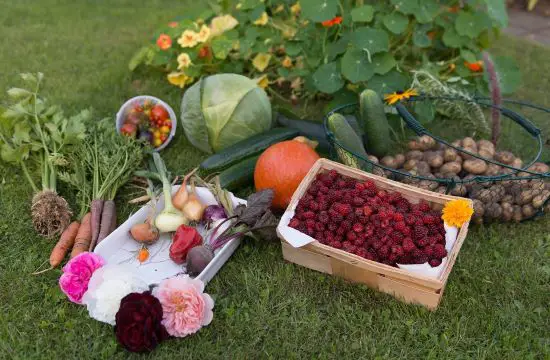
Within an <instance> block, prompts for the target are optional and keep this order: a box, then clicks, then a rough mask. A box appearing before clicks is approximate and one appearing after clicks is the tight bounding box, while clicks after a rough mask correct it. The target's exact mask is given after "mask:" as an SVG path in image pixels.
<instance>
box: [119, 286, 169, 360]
mask: <svg viewBox="0 0 550 360" xmlns="http://www.w3.org/2000/svg"><path fill="white" fill-rule="evenodd" d="M115 320H116V325H115V334H116V339H117V341H118V342H119V343H120V345H122V346H123V347H124V348H125V349H126V350H129V351H133V352H147V351H151V350H153V349H154V348H155V347H156V346H157V345H158V344H159V343H160V342H161V341H162V340H164V339H167V338H168V337H169V335H168V333H167V332H166V329H165V328H164V325H162V324H161V321H162V305H161V304H160V301H159V300H158V299H157V298H156V297H154V296H153V295H151V292H150V291H146V292H144V293H141V294H139V293H131V294H128V295H126V296H125V297H124V298H123V299H122V300H121V301H120V308H119V309H118V312H117V314H116V317H115Z"/></svg>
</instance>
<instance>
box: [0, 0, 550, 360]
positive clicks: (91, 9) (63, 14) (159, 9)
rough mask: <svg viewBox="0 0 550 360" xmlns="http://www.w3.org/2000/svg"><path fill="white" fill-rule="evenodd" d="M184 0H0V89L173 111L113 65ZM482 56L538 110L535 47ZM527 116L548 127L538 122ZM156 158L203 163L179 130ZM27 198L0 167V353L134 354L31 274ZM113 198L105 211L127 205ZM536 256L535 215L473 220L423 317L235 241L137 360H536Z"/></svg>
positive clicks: (541, 331) (540, 78)
mask: <svg viewBox="0 0 550 360" xmlns="http://www.w3.org/2000/svg"><path fill="white" fill-rule="evenodd" d="M190 3H191V1H168V0H162V1H161V0H149V1H147V2H139V4H138V2H136V1H129V0H127V1H122V0H119V1H116V3H115V2H113V1H109V2H108V1H99V0H98V1H93V2H92V1H68V0H64V1H56V0H40V1H37V0H35V1H30V0H21V1H17V2H15V1H10V2H8V1H2V2H1V5H2V8H3V9H4V10H3V11H2V12H1V14H0V33H1V34H2V36H1V37H0V44H1V50H2V51H1V52H0V69H1V76H0V90H1V91H2V92H3V91H4V90H6V89H7V88H8V87H10V86H14V85H18V84H19V82H18V81H19V80H18V77H17V74H18V73H19V72H24V71H42V72H44V73H45V75H46V81H47V84H46V87H45V94H47V95H48V97H49V98H50V99H51V100H52V101H54V102H56V103H60V104H63V105H64V106H65V108H66V109H67V110H68V111H76V110H78V109H82V108H86V107H90V106H91V107H93V108H94V109H96V114H97V118H98V119H99V118H102V117H104V116H113V115H114V114H115V113H116V111H117V110H118V107H119V106H120V104H122V103H123V102H124V101H125V100H126V99H128V98H130V97H132V96H134V95H137V94H144V93H145V94H150V95H154V96H158V97H160V98H162V99H165V100H167V101H168V102H169V103H170V104H172V106H174V108H175V109H176V112H177V111H178V110H179V101H180V96H181V93H180V92H179V91H178V90H176V89H175V88H173V87H171V86H170V85H167V84H166V82H165V81H164V79H162V77H161V76H150V75H149V76H147V75H146V74H143V73H142V74H140V73H138V74H130V73H129V72H128V70H127V62H128V59H129V58H130V56H131V55H132V53H133V51H134V50H135V49H136V48H137V47H138V46H140V45H141V44H142V43H143V41H144V40H145V39H147V38H149V36H150V34H151V32H152V30H154V29H155V28H156V26H157V25H158V24H160V23H162V22H166V21H169V20H170V19H171V18H172V16H175V15H177V14H182V13H184V12H186V11H187V10H188V7H187V6H186V4H190ZM494 52H495V53H499V54H507V55H510V56H514V57H515V58H516V59H517V61H518V62H519V64H520V65H521V68H522V71H523V78H524V84H523V87H522V88H521V90H520V91H519V92H518V94H517V96H518V97H519V98H523V99H528V100H531V101H534V102H537V103H540V104H543V105H546V106H550V95H549V94H548V92H547V89H548V88H550V62H549V61H548V58H550V49H545V48H541V47H538V46H536V45H532V44H528V43H525V42H522V41H518V40H514V39H509V38H505V39H503V40H501V41H500V42H499V43H498V44H497V45H496V47H495V49H494ZM535 120H536V121H537V123H538V124H539V125H540V126H544V127H545V128H546V129H548V125H549V124H550V122H548V119H546V118H545V117H544V116H539V117H536V118H535ZM179 130H181V128H179ZM163 155H164V157H165V159H166V160H167V162H168V165H169V167H170V168H171V169H172V170H174V171H176V172H178V173H183V172H184V171H185V170H187V169H189V168H191V167H192V166H195V165H196V164H197V163H198V162H199V160H200V159H201V157H202V155H201V154H200V153H199V152H198V151H196V150H194V149H193V148H192V147H191V146H190V145H189V144H188V142H187V141H186V140H185V138H184V137H183V136H182V134H181V132H180V133H178V135H177V137H176V140H175V141H174V143H173V144H172V145H171V146H170V147H169V149H167V150H166V151H164V152H163ZM545 156H547V154H546V155H545ZM63 190H64V189H63V188H62V189H61V191H62V192H63ZM30 199H31V190H30V188H29V187H28V186H27V184H26V182H25V180H24V178H23V175H22V173H21V172H20V171H19V169H17V168H13V167H10V166H7V165H6V164H4V163H0V358H20V359H73V358H82V359H84V358H86V359H88V358H90V359H92V358H94V359H98V358H106V359H107V358H108V359H122V358H128V357H136V358H137V356H133V355H129V353H127V352H125V351H124V350H123V349H122V348H120V347H119V346H118V345H117V344H116V342H115V337H114V334H113V329H112V327H110V326H108V325H106V324H103V323H100V322H97V321H94V320H92V319H90V318H89V317H88V314H87V312H86V309H85V308H83V307H80V306H77V305H74V304H71V303H69V302H68V301H67V300H66V299H65V298H64V296H63V295H62V294H61V292H60V290H59V289H58V285H57V280H58V277H59V275H60V271H59V270H55V271H51V272H49V273H46V274H44V275H41V276H31V275H30V273H32V272H33V271H34V270H35V269H36V268H37V267H38V266H39V265H40V264H42V263H43V262H44V261H45V260H47V259H48V257H49V252H50V250H51V248H52V246H53V244H52V243H51V242H48V241H46V240H44V239H42V238H40V237H38V236H37V235H36V234H35V233H34V231H33V229H32V225H31V222H30V217H29V202H30ZM119 205H120V209H119V210H120V211H121V212H122V213H119V218H121V217H122V215H127V214H129V213H130V212H131V211H132V210H135V209H132V208H129V207H127V206H124V204H123V202H122V201H119ZM549 260H550V217H548V216H547V217H546V218H545V219H542V220H539V221H537V222H530V223H525V224H521V225H501V224H496V225H491V226H485V227H474V228H473V229H472V231H471V233H470V234H469V236H468V238H467V240H466V242H465V243H464V246H463V247H462V251H461V254H460V256H459V257H458V260H457V262H456V264H455V266H454V269H453V272H452V274H451V276H450V279H449V282H448V285H447V288H446V290H445V295H444V297H443V300H442V303H441V305H440V308H439V310H437V311H436V312H429V311H427V310H425V309H423V308H421V307H417V306H411V305H405V304H402V303H401V302H398V301H396V300H395V299H394V298H392V297H391V296H388V295H384V294H381V293H378V292H375V291H372V290H369V289H368V288H366V287H364V286H361V285H353V284H350V283H347V282H344V281H341V280H339V279H335V278H332V277H330V276H325V275H322V274H320V273H316V272H314V271H310V270H308V269H305V268H301V267H299V266H295V265H292V264H289V263H285V262H284V261H283V259H282V256H281V251H280V245H278V244H276V243H254V242H250V243H248V244H246V245H244V246H242V247H241V248H240V249H239V250H238V252H237V253H236V254H235V255H234V256H233V257H232V258H231V260H230V261H229V262H228V263H227V264H226V266H224V268H223V269H222V270H221V272H220V273H219V274H218V276H216V278H215V279H214V280H213V281H212V282H211V283H210V284H209V285H208V288H207V291H208V292H209V293H210V294H212V295H213V296H214V298H215V300H216V305H215V313H214V321H213V322H212V324H211V325H210V326H208V327H206V328H204V329H203V330H201V331H200V332H199V333H198V334H196V335H195V336H192V337H189V338H186V339H180V340H170V341H167V342H165V343H164V344H162V346H160V347H159V348H158V349H157V350H156V351H155V352H154V353H152V354H151V355H148V356H147V357H151V358H166V359H176V358H185V359H191V358H196V359H214V358H230V359H243V358H250V359H256V358H277V359H287V358H301V359H305V358H335V357H337V356H338V357H341V358H363V359H369V358H403V359H424V358H437V359H466V358H474V359H545V358H546V359H548V358H550V321H549V319H550V307H549V306H548V304H549V301H550V297H549V295H550V262H549Z"/></svg>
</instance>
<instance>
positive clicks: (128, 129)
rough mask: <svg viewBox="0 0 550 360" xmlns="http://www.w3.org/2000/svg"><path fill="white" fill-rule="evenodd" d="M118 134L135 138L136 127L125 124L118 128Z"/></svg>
mask: <svg viewBox="0 0 550 360" xmlns="http://www.w3.org/2000/svg"><path fill="white" fill-rule="evenodd" d="M120 133H121V134H122V135H125V136H130V137H135V136H136V133H137V126H136V125H134V124H132V123H125V124H124V125H122V127H121V128H120Z"/></svg>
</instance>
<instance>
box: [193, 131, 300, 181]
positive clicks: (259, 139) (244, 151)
mask: <svg viewBox="0 0 550 360" xmlns="http://www.w3.org/2000/svg"><path fill="white" fill-rule="evenodd" d="M296 136H298V130H295V129H288V128H274V129H271V130H268V131H265V132H263V133H260V134H257V135H254V136H252V137H249V138H248V139H245V140H242V141H239V142H238V143H236V144H234V145H231V146H229V147H227V148H225V149H223V150H222V151H221V152H219V153H217V154H214V155H212V156H210V157H208V158H207V159H206V160H204V161H203V162H202V163H201V165H200V168H201V169H202V170H203V171H205V172H207V173H211V172H217V171H222V170H223V169H226V168H228V167H230V166H232V165H234V164H237V163H238V162H239V161H241V160H242V159H245V158H247V157H250V156H252V155H256V154H259V153H260V152H262V151H264V150H265V149H267V148H268V147H270V146H271V145H273V144H275V143H278V142H281V141H284V140H289V139H292V138H295V137H296Z"/></svg>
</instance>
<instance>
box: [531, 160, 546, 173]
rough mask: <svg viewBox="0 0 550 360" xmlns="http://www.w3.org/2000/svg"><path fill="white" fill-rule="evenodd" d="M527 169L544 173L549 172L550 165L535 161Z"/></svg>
mask: <svg viewBox="0 0 550 360" xmlns="http://www.w3.org/2000/svg"><path fill="white" fill-rule="evenodd" d="M528 170H529V171H533V172H537V173H543V174H546V173H548V172H550V166H548V165H546V164H545V163H542V162H536V163H534V164H533V165H531V166H529V169H528Z"/></svg>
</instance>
